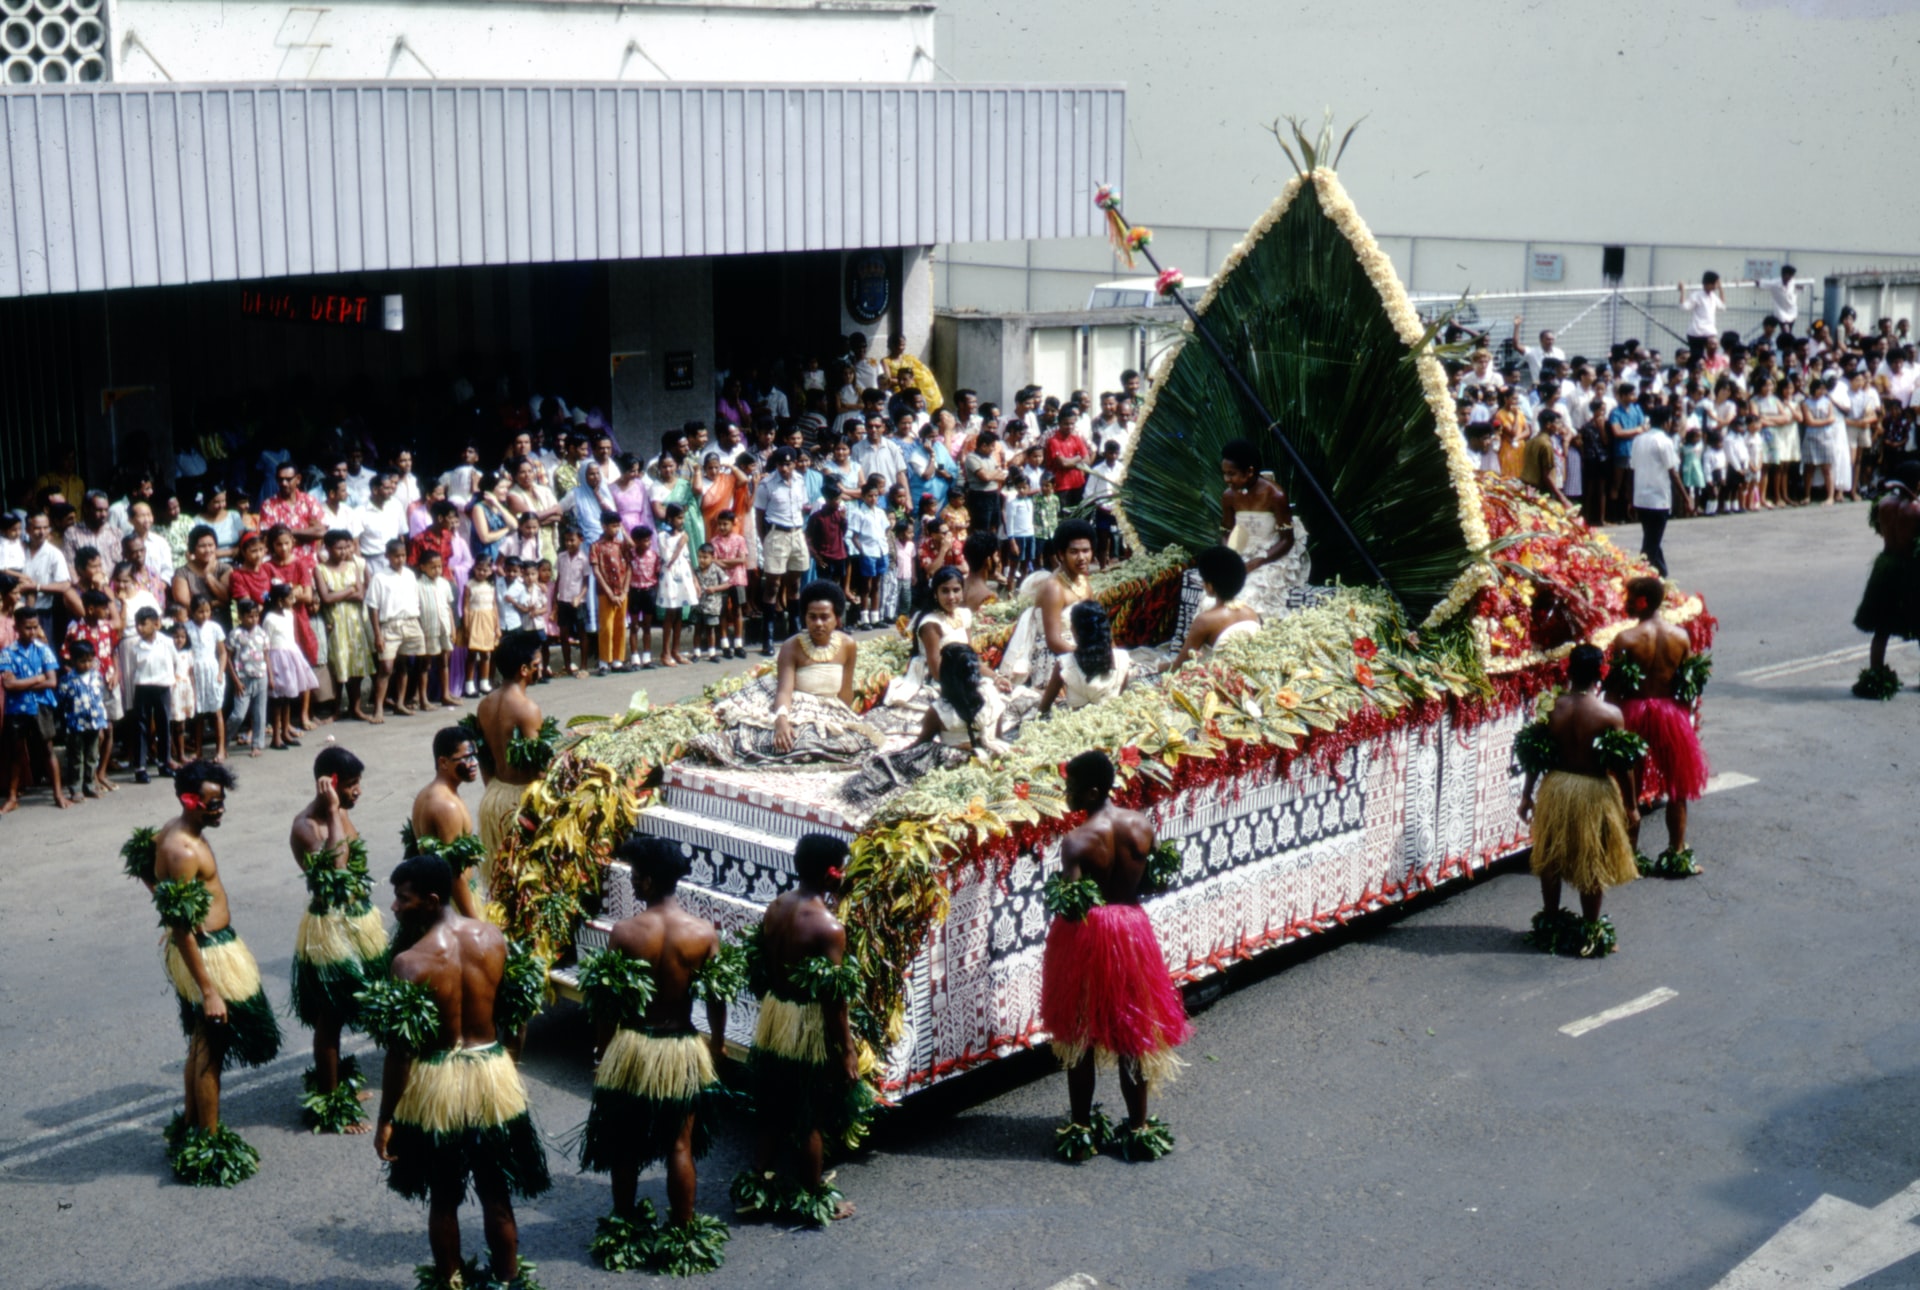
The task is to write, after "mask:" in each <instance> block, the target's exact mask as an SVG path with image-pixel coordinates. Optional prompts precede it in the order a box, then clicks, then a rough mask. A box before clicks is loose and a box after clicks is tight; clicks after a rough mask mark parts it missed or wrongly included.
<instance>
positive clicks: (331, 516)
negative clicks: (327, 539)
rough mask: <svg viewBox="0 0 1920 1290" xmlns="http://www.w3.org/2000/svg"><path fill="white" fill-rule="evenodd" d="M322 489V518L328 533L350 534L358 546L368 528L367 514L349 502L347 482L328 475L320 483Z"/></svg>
mask: <svg viewBox="0 0 1920 1290" xmlns="http://www.w3.org/2000/svg"><path fill="white" fill-rule="evenodd" d="M320 487H321V488H322V489H323V490H324V493H323V496H322V498H321V501H320V518H321V521H322V522H323V524H324V525H325V527H326V530H327V532H329V533H332V532H335V531H338V532H341V533H345V534H348V535H349V536H351V537H352V538H353V540H354V542H355V543H356V544H358V543H359V541H360V534H361V533H362V532H364V531H365V530H366V527H367V513H366V512H365V511H363V510H361V509H360V508H359V507H358V506H355V505H354V504H353V503H351V502H349V501H348V500H347V481H346V480H344V479H336V478H335V477H333V476H332V475H328V476H327V477H326V478H325V479H323V480H321V481H320Z"/></svg>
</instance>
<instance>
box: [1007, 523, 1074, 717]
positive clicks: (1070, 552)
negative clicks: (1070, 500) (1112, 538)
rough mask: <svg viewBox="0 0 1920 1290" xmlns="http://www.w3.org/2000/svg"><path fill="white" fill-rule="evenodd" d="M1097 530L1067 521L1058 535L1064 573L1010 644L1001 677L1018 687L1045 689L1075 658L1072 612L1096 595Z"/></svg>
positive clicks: (1039, 596)
mask: <svg viewBox="0 0 1920 1290" xmlns="http://www.w3.org/2000/svg"><path fill="white" fill-rule="evenodd" d="M1093 536H1094V534H1093V525H1091V524H1089V523H1087V522H1086V521H1085V520H1063V521H1062V522H1061V523H1060V524H1059V526H1058V527H1056V528H1055V529H1054V531H1053V549H1054V550H1055V551H1056V552H1058V553H1059V556H1060V567H1059V568H1057V569H1055V570H1054V571H1053V572H1052V573H1051V574H1050V575H1048V577H1047V580H1046V581H1045V582H1042V583H1041V584H1040V585H1039V587H1037V588H1036V589H1035V590H1034V593H1033V606H1032V608H1030V609H1026V610H1023V611H1022V612H1021V614H1020V619H1019V621H1018V622H1016V623H1015V624H1014V626H1013V635H1012V636H1011V637H1009V638H1008V640H1007V649H1006V654H1005V657H1004V658H1003V659H1002V660H1001V663H1000V672H1001V675H1002V676H1004V677H1006V679H1007V680H1009V681H1011V682H1013V683H1014V684H1015V685H1022V684H1024V685H1030V686H1032V687H1034V688H1035V689H1044V688H1045V687H1046V684H1047V682H1048V681H1049V680H1051V679H1052V678H1053V669H1054V660H1055V659H1058V658H1060V657H1062V656H1063V655H1067V654H1071V653H1073V645H1074V640H1073V626H1072V624H1071V623H1070V622H1069V621H1068V619H1067V611H1068V610H1069V609H1072V608H1073V607H1074V606H1075V605H1077V604H1079V603H1080V602H1081V601H1083V600H1086V599H1087V598H1089V597H1090V596H1092V595H1093V586H1092V584H1091V583H1090V582H1089V581H1088V578H1087V571H1088V570H1089V569H1091V568H1092V567H1093Z"/></svg>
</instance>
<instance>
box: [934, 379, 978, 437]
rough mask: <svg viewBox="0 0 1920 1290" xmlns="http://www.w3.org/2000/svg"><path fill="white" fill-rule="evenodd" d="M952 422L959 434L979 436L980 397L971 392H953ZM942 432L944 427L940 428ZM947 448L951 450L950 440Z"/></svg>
mask: <svg viewBox="0 0 1920 1290" xmlns="http://www.w3.org/2000/svg"><path fill="white" fill-rule="evenodd" d="M953 420H954V425H955V428H957V429H958V430H959V431H960V433H961V434H965V435H973V434H979V433H980V396H979V395H978V394H976V393H974V392H973V391H972V390H955V391H954V393H953ZM942 430H943V432H944V430H945V427H942ZM947 448H948V450H949V451H951V450H952V448H953V444H952V442H951V441H950V440H949V442H948V444H947Z"/></svg>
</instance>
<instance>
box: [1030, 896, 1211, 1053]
mask: <svg viewBox="0 0 1920 1290" xmlns="http://www.w3.org/2000/svg"><path fill="white" fill-rule="evenodd" d="M1040 1020H1041V1023H1042V1024H1043V1025H1045V1026H1046V1028H1047V1029H1048V1031H1050V1032H1051V1033H1052V1036H1053V1043H1054V1047H1055V1049H1056V1050H1060V1051H1062V1052H1063V1053H1066V1052H1072V1053H1080V1052H1085V1051H1087V1050H1093V1051H1094V1052H1097V1053H1099V1054H1100V1055H1102V1056H1106V1055H1108V1054H1111V1055H1113V1056H1116V1057H1129V1058H1140V1057H1145V1056H1148V1055H1150V1054H1152V1053H1156V1052H1163V1051H1166V1050H1168V1049H1171V1048H1173V1047H1175V1046H1177V1045H1179V1044H1182V1043H1185V1042H1186V1040H1187V1036H1189V1035H1190V1034H1192V1033H1193V1027H1192V1026H1190V1025H1188V1024H1187V1009H1186V1004H1185V1003H1184V1002H1183V1001H1182V1000H1181V998H1180V991H1179V990H1178V989H1177V988H1175V986H1174V984H1173V978H1172V977H1171V976H1169V975H1168V974H1167V963H1166V959H1165V957H1164V956H1163V955H1162V954H1161V953H1160V941H1159V939H1158V938H1157V937H1155V936H1154V934H1153V920H1151V919H1150V918H1148V917H1147V911H1146V910H1144V909H1142V908H1140V906H1138V905H1098V906H1095V907H1094V908H1093V909H1091V910H1089V911H1088V912H1087V917H1086V921H1084V922H1079V923H1073V922H1068V921H1067V920H1066V919H1064V918H1056V919H1054V920H1053V926H1051V927H1049V928H1048V929H1047V949H1046V956H1045V958H1044V959H1043V960H1042V961H1041V973H1040Z"/></svg>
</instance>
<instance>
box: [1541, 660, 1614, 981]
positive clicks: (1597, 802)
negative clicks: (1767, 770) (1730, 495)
mask: <svg viewBox="0 0 1920 1290" xmlns="http://www.w3.org/2000/svg"><path fill="white" fill-rule="evenodd" d="M1605 667H1606V656H1605V655H1603V654H1602V653H1601V652H1600V647H1599V646H1597V645H1581V646H1578V647H1576V648H1575V649H1574V651H1573V655H1572V657H1571V658H1569V659H1568V660H1567V692H1566V693H1565V694H1563V695H1561V696H1560V697H1559V698H1558V699H1556V700H1554V704H1553V711H1552V713H1551V714H1549V715H1548V716H1547V717H1546V718H1545V719H1544V720H1541V721H1536V722H1534V723H1533V725H1531V726H1528V727H1527V728H1526V729H1525V730H1523V731H1521V732H1520V737H1519V738H1518V739H1516V740H1515V741H1514V752H1515V754H1516V756H1518V757H1519V759H1520V766H1521V769H1523V770H1525V771H1526V773H1527V782H1526V785H1525V787H1523V788H1522V789H1521V790H1520V818H1521V819H1523V820H1531V821H1532V822H1533V872H1534V874H1535V876H1537V877H1538V878H1539V879H1540V905H1541V908H1540V912H1539V913H1538V914H1535V915H1534V918H1533V931H1532V933H1531V934H1530V935H1529V937H1528V939H1529V941H1530V942H1531V943H1532V944H1534V945H1535V946H1537V947H1539V948H1540V949H1543V950H1546V951H1548V952H1549V953H1555V952H1558V953H1566V954H1572V955H1575V956H1577V957H1579V958H1597V957H1599V956H1601V955H1604V954H1611V953H1613V950H1614V935H1613V924H1612V923H1611V922H1609V921H1608V920H1606V919H1603V918H1602V917H1601V916H1600V899H1601V896H1602V894H1603V893H1604V892H1605V890H1606V889H1607V888H1608V887H1617V886H1619V885H1620V884H1621V883H1625V882H1632V881H1633V880H1634V879H1635V878H1637V877H1639V876H1640V872H1639V870H1638V869H1636V868H1635V867H1634V863H1633V841H1632V836H1633V832H1632V831H1633V829H1634V827H1635V826H1637V825H1638V824H1639V823H1640V811H1639V808H1638V807H1637V806H1636V805H1635V804H1634V797H1633V767H1634V764H1635V761H1636V760H1637V758H1635V757H1634V756H1633V753H1635V752H1636V751H1637V750H1638V747H1639V742H1640V741H1639V740H1638V739H1637V738H1635V737H1634V736H1632V735H1628V734H1627V730H1626V721H1625V720H1624V719H1623V718H1622V717H1621V715H1620V709H1618V708H1616V707H1614V706H1613V705H1612V704H1611V703H1608V702H1607V701H1606V700H1605V699H1602V698H1601V697H1600V695H1599V689H1600V677H1601V675H1602V673H1603V672H1604V671H1605ZM1623 736H1624V738H1623ZM1536 785H1537V786H1538V789H1539V793H1538V795H1537V796H1536V795H1535V791H1534V790H1535V787H1536ZM1562 883H1565V884H1566V885H1568V886H1570V887H1572V888H1573V889H1574V890H1575V891H1577V892H1579V893H1580V917H1579V918H1578V919H1573V918H1572V917H1571V916H1570V915H1568V914H1567V913H1566V912H1565V911H1563V910H1562V909H1561V908H1560V887H1561V884H1562Z"/></svg>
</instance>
